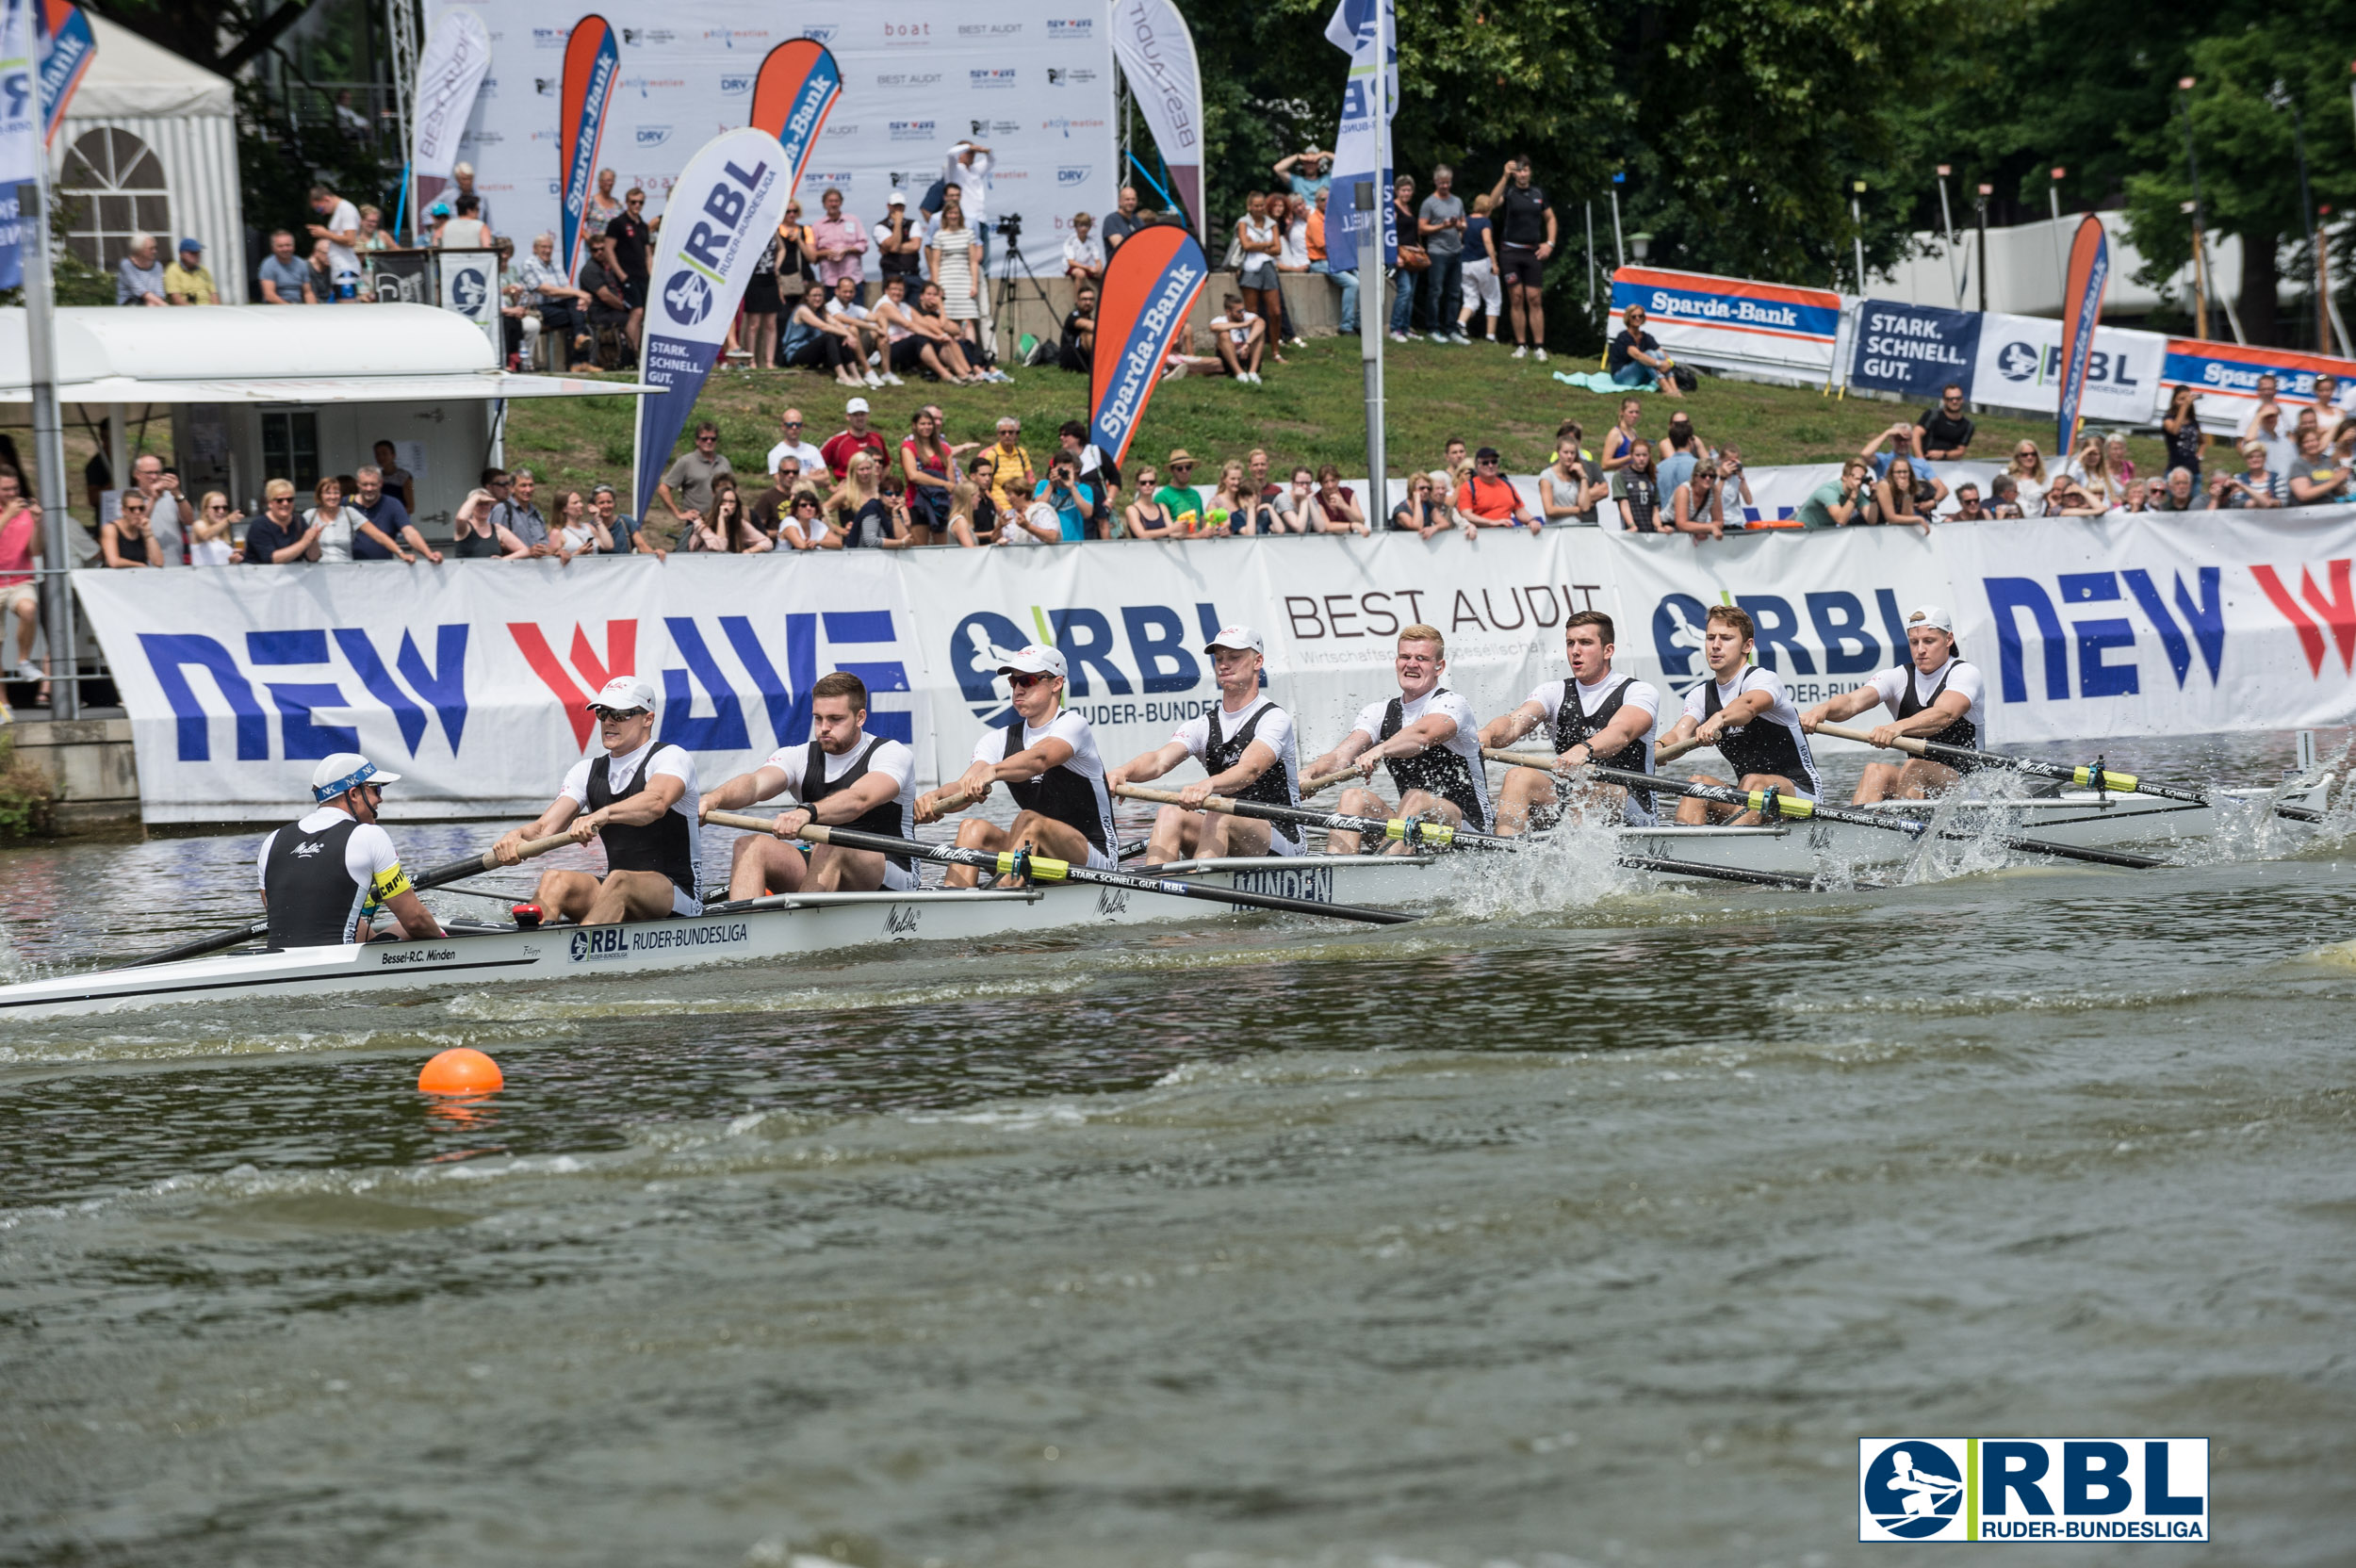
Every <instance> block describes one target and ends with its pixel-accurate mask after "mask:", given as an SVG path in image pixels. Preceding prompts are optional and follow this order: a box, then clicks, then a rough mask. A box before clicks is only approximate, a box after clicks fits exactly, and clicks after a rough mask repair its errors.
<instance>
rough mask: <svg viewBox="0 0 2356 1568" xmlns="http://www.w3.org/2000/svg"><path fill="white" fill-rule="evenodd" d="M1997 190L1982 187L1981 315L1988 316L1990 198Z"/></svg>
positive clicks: (1990, 187)
mask: <svg viewBox="0 0 2356 1568" xmlns="http://www.w3.org/2000/svg"><path fill="white" fill-rule="evenodd" d="M1994 189H1995V187H1993V186H1986V185H1984V186H1982V187H1980V314H1981V315H1983V316H1986V315H1987V314H1988V195H1989V193H1990V192H1991V191H1993V190H1994Z"/></svg>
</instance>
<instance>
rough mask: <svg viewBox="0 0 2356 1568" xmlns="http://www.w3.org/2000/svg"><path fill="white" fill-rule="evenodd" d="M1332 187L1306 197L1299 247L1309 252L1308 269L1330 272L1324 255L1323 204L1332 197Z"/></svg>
mask: <svg viewBox="0 0 2356 1568" xmlns="http://www.w3.org/2000/svg"><path fill="white" fill-rule="evenodd" d="M1332 197H1333V187H1332V186H1327V187H1326V188H1324V189H1323V190H1320V191H1318V192H1317V194H1316V195H1315V196H1312V197H1309V198H1307V199H1306V209H1305V211H1304V212H1303V213H1302V216H1301V249H1302V250H1304V251H1306V252H1307V253H1309V270H1310V271H1312V272H1330V271H1331V270H1332V269H1331V268H1330V267H1328V266H1327V264H1326V255H1325V204H1326V203H1327V202H1328V201H1329V200H1331V199H1332Z"/></svg>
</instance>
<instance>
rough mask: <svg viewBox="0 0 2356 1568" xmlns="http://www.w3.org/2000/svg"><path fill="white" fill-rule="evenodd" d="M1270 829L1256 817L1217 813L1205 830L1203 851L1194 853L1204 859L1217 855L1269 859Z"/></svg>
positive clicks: (1213, 815) (1201, 849)
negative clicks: (1255, 856)
mask: <svg viewBox="0 0 2356 1568" xmlns="http://www.w3.org/2000/svg"><path fill="white" fill-rule="evenodd" d="M1270 836H1271V835H1270V825H1269V824H1268V823H1266V822H1263V821H1261V820H1260V819H1259V818H1257V817H1231V816H1227V815H1225V814H1224V813H1219V812H1214V813H1213V814H1212V815H1211V817H1210V818H1209V820H1208V822H1207V824H1206V825H1205V826H1204V827H1203V847H1202V848H1200V849H1198V850H1196V851H1195V853H1196V854H1198V855H1200V856H1202V857H1203V858H1205V859H1208V858H1211V857H1213V856H1217V855H1237V856H1254V855H1266V854H1267V853H1268V839H1269V837H1270Z"/></svg>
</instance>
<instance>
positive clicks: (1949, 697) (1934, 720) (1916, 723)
mask: <svg viewBox="0 0 2356 1568" xmlns="http://www.w3.org/2000/svg"><path fill="white" fill-rule="evenodd" d="M1971 711H1972V699H1971V698H1970V697H1968V696H1965V695H1964V694H1962V693H1961V692H1941V693H1939V699H1938V700H1937V701H1936V702H1933V703H1932V704H1931V705H1930V706H1929V707H1928V708H1925V709H1923V710H1922V711H1921V712H1919V713H1917V714H1915V715H1914V717H1912V718H1910V719H1899V720H1897V721H1896V722H1894V723H1892V724H1890V726H1888V728H1889V730H1890V733H1891V734H1892V735H1936V734H1938V733H1939V731H1940V730H1942V729H1944V728H1946V727H1948V726H1949V725H1951V724H1954V723H1955V721H1956V720H1957V719H1960V718H1962V717H1963V716H1964V715H1965V714H1966V713H1969V712H1971ZM1875 733H1879V731H1876V732H1875Z"/></svg>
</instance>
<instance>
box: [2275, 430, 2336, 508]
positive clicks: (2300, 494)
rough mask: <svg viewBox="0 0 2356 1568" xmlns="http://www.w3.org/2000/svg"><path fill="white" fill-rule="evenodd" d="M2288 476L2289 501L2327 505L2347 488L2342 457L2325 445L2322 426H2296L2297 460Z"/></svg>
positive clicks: (2308, 504)
mask: <svg viewBox="0 0 2356 1568" xmlns="http://www.w3.org/2000/svg"><path fill="white" fill-rule="evenodd" d="M2289 478H2290V498H2289V499H2290V504H2291V505H2293V506H2330V505H2331V504H2332V503H2333V502H2335V501H2337V500H2339V499H2340V498H2341V496H2342V494H2343V493H2344V492H2345V491H2346V490H2347V489H2348V478H2349V470H2348V463H2347V461H2346V460H2345V459H2342V458H2338V457H2335V456H2333V455H2332V454H2331V452H2329V451H2327V450H2325V449H2324V445H2323V431H2322V429H2321V428H2320V427H2319V426H2317V425H2307V426H2304V427H2302V428H2301V429H2300V430H2299V464H2298V466H2296V467H2294V468H2292V469H2291V471H2290V476H2289Z"/></svg>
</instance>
